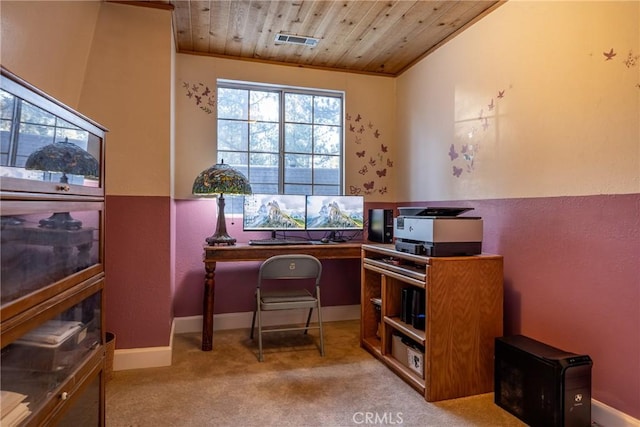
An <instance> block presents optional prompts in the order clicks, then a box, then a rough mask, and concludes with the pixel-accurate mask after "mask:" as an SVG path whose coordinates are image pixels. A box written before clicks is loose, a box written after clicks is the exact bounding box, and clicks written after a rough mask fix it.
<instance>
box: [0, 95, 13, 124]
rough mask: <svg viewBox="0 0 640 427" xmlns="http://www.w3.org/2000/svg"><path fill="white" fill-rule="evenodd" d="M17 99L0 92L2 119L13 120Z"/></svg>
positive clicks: (0, 115) (0, 114) (0, 116)
mask: <svg viewBox="0 0 640 427" xmlns="http://www.w3.org/2000/svg"><path fill="white" fill-rule="evenodd" d="M15 100H16V97H15V96H13V95H12V94H10V93H9V92H5V91H4V90H0V118H3V119H9V120H10V119H11V118H12V117H13V108H14V105H15Z"/></svg>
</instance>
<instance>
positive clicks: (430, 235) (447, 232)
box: [393, 207, 482, 256]
mask: <svg viewBox="0 0 640 427" xmlns="http://www.w3.org/2000/svg"><path fill="white" fill-rule="evenodd" d="M470 210H473V208H442V207H441V208H428V207H405V208H398V211H399V215H398V216H397V217H396V218H394V220H393V235H394V237H395V238H396V243H395V244H396V250H397V251H400V252H406V253H410V254H414V255H426V256H466V255H477V254H479V253H481V252H482V218H479V217H460V216H458V215H460V214H462V213H464V212H468V211H470Z"/></svg>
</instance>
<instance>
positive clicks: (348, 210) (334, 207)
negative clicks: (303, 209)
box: [306, 195, 364, 231]
mask: <svg viewBox="0 0 640 427" xmlns="http://www.w3.org/2000/svg"><path fill="white" fill-rule="evenodd" d="M306 222H307V230H310V231H313V230H328V231H338V230H344V231H347V230H362V229H363V227H364V197H362V196H318V195H316V196H307V221H306Z"/></svg>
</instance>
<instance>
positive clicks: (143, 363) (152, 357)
mask: <svg viewBox="0 0 640 427" xmlns="http://www.w3.org/2000/svg"><path fill="white" fill-rule="evenodd" d="M175 330H176V324H175V320H174V322H173V323H172V325H171V335H170V337H169V345H168V346H164V347H142V348H124V349H121V350H116V351H114V352H113V370H114V371H125V370H127V369H141V368H158V367H161V366H171V355H172V352H173V334H174V333H175ZM116 339H117V338H116Z"/></svg>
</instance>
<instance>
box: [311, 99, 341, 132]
mask: <svg viewBox="0 0 640 427" xmlns="http://www.w3.org/2000/svg"><path fill="white" fill-rule="evenodd" d="M313 103H314V111H313V122H314V123H322V124H326V125H335V126H339V125H341V124H342V107H341V104H342V102H341V100H340V99H339V98H335V97H327V96H316V97H314V98H313Z"/></svg>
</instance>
